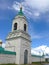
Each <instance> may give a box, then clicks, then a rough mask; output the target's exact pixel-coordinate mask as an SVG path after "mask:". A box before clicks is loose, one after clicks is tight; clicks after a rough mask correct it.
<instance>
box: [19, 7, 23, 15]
mask: <svg viewBox="0 0 49 65" xmlns="http://www.w3.org/2000/svg"><path fill="white" fill-rule="evenodd" d="M18 15H21V16H22V15H24V14H23V12H22V7H21V8H20V11H19V13H18Z"/></svg>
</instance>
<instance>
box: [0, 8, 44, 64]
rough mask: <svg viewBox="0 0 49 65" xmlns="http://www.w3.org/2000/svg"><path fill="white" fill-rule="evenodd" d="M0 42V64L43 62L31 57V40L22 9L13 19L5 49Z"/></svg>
mask: <svg viewBox="0 0 49 65" xmlns="http://www.w3.org/2000/svg"><path fill="white" fill-rule="evenodd" d="M1 45H2V42H0V64H3V63H4V64H5V63H6V64H8V63H15V64H31V63H32V62H40V61H45V59H44V58H43V57H39V56H33V55H31V38H30V35H29V34H28V22H27V19H26V17H25V16H24V14H23V12H22V7H20V11H19V13H18V15H17V16H15V18H14V19H13V23H12V31H11V32H10V33H9V34H8V36H7V38H6V46H5V49H3V48H2V47H1Z"/></svg>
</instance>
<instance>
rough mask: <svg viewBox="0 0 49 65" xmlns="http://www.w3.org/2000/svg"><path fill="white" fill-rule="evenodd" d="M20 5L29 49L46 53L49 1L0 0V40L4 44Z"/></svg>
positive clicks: (48, 28)
mask: <svg viewBox="0 0 49 65" xmlns="http://www.w3.org/2000/svg"><path fill="white" fill-rule="evenodd" d="M20 3H21V4H22V8H23V13H24V15H25V16H26V18H27V21H28V33H29V34H30V36H31V41H32V42H31V48H32V49H34V50H35V51H36V49H37V50H40V49H45V52H46V49H47V51H48V49H49V0H31V1H30V0H0V39H1V40H2V41H3V43H5V41H6V37H7V35H8V33H9V32H11V30H12V22H13V19H14V17H15V16H16V15H17V14H18V12H19V9H20ZM3 45H4V44H3ZM45 47H46V48H45ZM32 52H33V50H32ZM46 53H47V52H46ZM48 53H49V52H48Z"/></svg>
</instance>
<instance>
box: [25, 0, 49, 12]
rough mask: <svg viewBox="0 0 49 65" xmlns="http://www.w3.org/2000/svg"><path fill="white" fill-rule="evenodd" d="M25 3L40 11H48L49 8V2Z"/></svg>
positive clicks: (40, 0) (27, 1)
mask: <svg viewBox="0 0 49 65" xmlns="http://www.w3.org/2000/svg"><path fill="white" fill-rule="evenodd" d="M25 3H26V4H27V5H28V6H30V7H32V8H36V9H38V10H40V11H41V10H46V9H47V8H48V6H49V0H31V1H30V0H25Z"/></svg>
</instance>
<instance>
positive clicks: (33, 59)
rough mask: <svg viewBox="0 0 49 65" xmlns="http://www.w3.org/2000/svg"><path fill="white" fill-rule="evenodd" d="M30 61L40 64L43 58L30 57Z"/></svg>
mask: <svg viewBox="0 0 49 65" xmlns="http://www.w3.org/2000/svg"><path fill="white" fill-rule="evenodd" d="M31 61H32V62H42V61H45V58H42V57H36V56H35V57H34V56H31Z"/></svg>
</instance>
